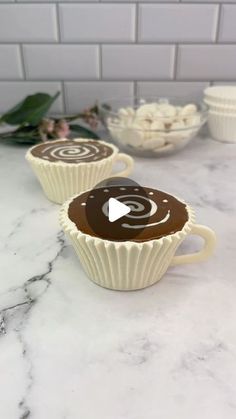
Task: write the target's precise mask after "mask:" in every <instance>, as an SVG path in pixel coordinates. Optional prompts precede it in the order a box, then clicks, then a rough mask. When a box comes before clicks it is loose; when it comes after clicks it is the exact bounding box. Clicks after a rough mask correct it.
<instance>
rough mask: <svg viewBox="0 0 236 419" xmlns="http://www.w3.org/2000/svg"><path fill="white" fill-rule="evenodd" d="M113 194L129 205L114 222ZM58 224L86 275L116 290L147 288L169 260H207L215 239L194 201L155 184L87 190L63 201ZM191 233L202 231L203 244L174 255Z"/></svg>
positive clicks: (170, 261) (174, 263)
mask: <svg viewBox="0 0 236 419" xmlns="http://www.w3.org/2000/svg"><path fill="white" fill-rule="evenodd" d="M110 198H115V199H116V200H118V201H120V202H121V203H123V204H125V205H127V206H129V208H130V209H131V211H130V213H128V214H126V215H125V216H124V217H121V218H120V219H118V220H117V221H115V222H114V223H111V222H110V221H109V217H108V212H109V203H108V202H109V199H110ZM90 207H91V208H90ZM94 207H96V218H94V219H93V218H92V217H93V214H94V212H93V211H92V210H93V208H94ZM60 224H61V226H62V228H63V230H64V232H65V233H66V234H67V236H68V237H69V239H70V240H71V242H72V245H73V247H74V249H75V251H76V253H77V255H78V257H79V259H80V262H81V265H82V266H83V268H84V270H85V272H86V273H87V275H88V277H89V278H90V279H91V280H92V281H94V282H95V283H96V284H98V285H100V286H102V287H105V288H110V289H114V290H137V289H142V288H145V287H148V286H150V285H152V284H154V283H155V282H157V281H159V280H160V279H161V278H162V276H163V275H164V274H165V272H166V271H167V269H168V267H169V266H170V265H179V264H185V263H194V262H200V261H203V260H206V259H208V258H209V256H210V255H211V254H212V252H213V250H214V248H215V243H216V237H215V233H214V232H213V231H212V230H211V229H210V228H208V227H205V226H202V225H199V224H195V218H194V212H193V209H192V208H191V207H190V206H188V205H186V204H185V203H184V202H182V201H180V200H179V199H177V198H175V197H174V196H172V195H169V194H167V193H165V192H161V191H159V190H156V189H153V188H142V187H140V188H137V187H132V186H127V187H118V186H115V187H113V186H112V187H109V188H106V189H104V188H98V189H93V190H92V191H88V192H85V193H83V194H80V195H79V196H76V197H73V198H71V199H70V200H69V201H67V202H66V203H65V204H64V205H63V207H62V209H61V211H60ZM189 234H194V235H199V236H201V237H202V238H203V239H204V242H205V244H204V246H203V248H202V249H201V250H200V251H199V252H196V253H193V254H184V255H177V256H175V253H176V250H177V248H178V247H179V245H180V244H181V243H182V241H183V240H184V239H185V238H186V237H187V236H188V235H189Z"/></svg>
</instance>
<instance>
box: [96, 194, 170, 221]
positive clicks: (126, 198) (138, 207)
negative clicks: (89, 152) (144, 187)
mask: <svg viewBox="0 0 236 419" xmlns="http://www.w3.org/2000/svg"><path fill="white" fill-rule="evenodd" d="M137 198H138V200H137ZM116 199H117V200H118V201H120V202H122V204H124V205H127V206H128V207H129V208H130V209H131V212H130V213H129V214H126V216H125V217H127V218H132V219H142V218H149V217H151V216H152V215H154V214H156V213H157V211H158V206H157V204H156V203H155V202H154V201H153V200H152V199H149V198H146V197H144V196H142V195H135V194H134V195H119V196H117V197H116ZM142 200H144V201H145V202H144V203H142ZM139 201H141V202H139ZM146 202H148V203H149V204H150V210H149V211H148V212H144V214H141V215H138V213H140V212H143V211H145V210H146V206H145V203H146ZM108 206H109V201H106V202H105V204H104V205H103V207H102V211H103V213H104V214H105V215H106V216H107V217H108ZM169 218H170V210H168V211H167V214H166V215H165V217H164V218H162V219H161V220H159V221H157V222H154V223H150V224H128V223H123V224H121V227H123V228H132V229H142V228H144V227H145V228H146V227H153V226H156V225H158V224H164V223H166V222H167V221H168V220H169Z"/></svg>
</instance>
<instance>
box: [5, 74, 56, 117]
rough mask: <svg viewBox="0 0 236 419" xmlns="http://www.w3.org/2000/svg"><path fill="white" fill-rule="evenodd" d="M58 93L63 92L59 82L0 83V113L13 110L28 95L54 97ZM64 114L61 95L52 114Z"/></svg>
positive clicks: (52, 109) (53, 107) (54, 105)
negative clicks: (40, 93)
mask: <svg viewBox="0 0 236 419" xmlns="http://www.w3.org/2000/svg"><path fill="white" fill-rule="evenodd" d="M58 91H61V83H59V82H28V81H19V82H18V81H17V82H13V81H12V82H0V93H1V94H0V113H2V112H5V111H6V110H8V109H10V108H12V107H13V106H14V105H16V103H18V102H20V101H21V100H23V99H24V98H25V96H27V95H30V94H34V93H38V92H42V93H49V94H51V95H53V94H55V93H56V92H58ZM63 112H64V109H63V101H62V96H61V95H60V96H59V97H58V98H57V100H56V101H55V103H54V104H53V105H52V107H51V113H54V114H60V113H63Z"/></svg>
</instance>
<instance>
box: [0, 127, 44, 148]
mask: <svg viewBox="0 0 236 419" xmlns="http://www.w3.org/2000/svg"><path fill="white" fill-rule="evenodd" d="M0 140H3V141H4V140H5V141H9V142H14V143H21V144H34V143H37V142H38V141H40V140H41V138H40V136H39V133H38V130H37V129H35V127H33V126H27V127H23V128H18V129H16V130H14V131H11V132H6V133H1V134H0Z"/></svg>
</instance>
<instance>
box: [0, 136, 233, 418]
mask: <svg viewBox="0 0 236 419" xmlns="http://www.w3.org/2000/svg"><path fill="white" fill-rule="evenodd" d="M25 150H26V147H22V146H10V145H5V144H1V145H0V183H1V189H0V190H1V200H0V208H1V229H0V235H1V242H0V246H1V252H0V265H1V266H0V389H1V391H0V418H1V419H28V418H30V419H31V418H32V419H199V418H201V419H209V418H210V419H211V418H214V419H235V417H236V326H235V319H236V302H235V301H236V275H235V272H236V257H235V252H236V244H235V237H236V223H235V210H236V187H235V177H236V145H229V144H221V143H217V142H214V141H212V140H210V139H208V138H199V139H196V140H195V141H194V142H193V143H192V144H191V145H190V146H189V147H188V148H186V149H185V150H183V151H182V152H180V153H179V154H176V155H173V156H169V157H165V158H164V157H163V158H160V159H156V160H152V159H150V160H148V159H140V158H139V159H135V171H134V173H133V178H134V180H136V181H137V182H139V183H140V184H143V185H146V186H151V187H157V188H159V189H163V190H165V191H167V192H170V193H173V194H176V195H178V196H179V197H182V198H183V199H185V200H186V201H187V202H189V203H190V204H191V205H192V206H194V207H195V209H196V214H197V222H199V223H201V224H206V225H208V226H209V227H211V228H213V229H214V230H215V231H216V233H217V236H218V246H217V250H216V252H215V254H214V256H213V257H212V258H211V259H210V260H209V261H207V262H204V263H201V264H200V263H199V264H195V265H185V266H179V267H178V266H177V267H173V268H171V269H169V270H168V272H167V273H166V275H165V276H164V277H163V278H162V280H161V281H160V282H159V283H157V284H156V285H154V286H152V287H150V288H147V289H145V290H142V291H135V292H117V291H110V290H106V289H103V288H100V287H98V286H97V285H95V284H93V283H92V282H90V281H89V280H88V279H87V277H86V275H85V274H84V273H83V271H82V270H81V267H80V264H79V261H78V259H77V257H76V255H75V254H74V251H73V249H72V247H71V245H70V244H69V243H68V242H67V241H66V240H65V237H64V234H63V233H62V231H61V229H60V227H59V225H58V210H59V207H58V206H57V205H54V204H52V203H50V202H48V201H47V199H46V198H45V197H44V195H43V193H42V191H41V189H40V187H39V184H38V182H37V180H36V178H35V177H34V175H33V173H32V172H31V170H30V168H29V166H28V165H27V163H26V162H25V160H24V154H25ZM9 156H10V158H9ZM200 245H201V241H200V240H199V241H198V239H196V238H195V237H189V238H188V239H187V240H186V242H185V243H184V245H183V247H182V249H181V251H182V252H184V251H185V252H186V251H188V252H189V251H193V250H196V249H198V248H199V247H200Z"/></svg>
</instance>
